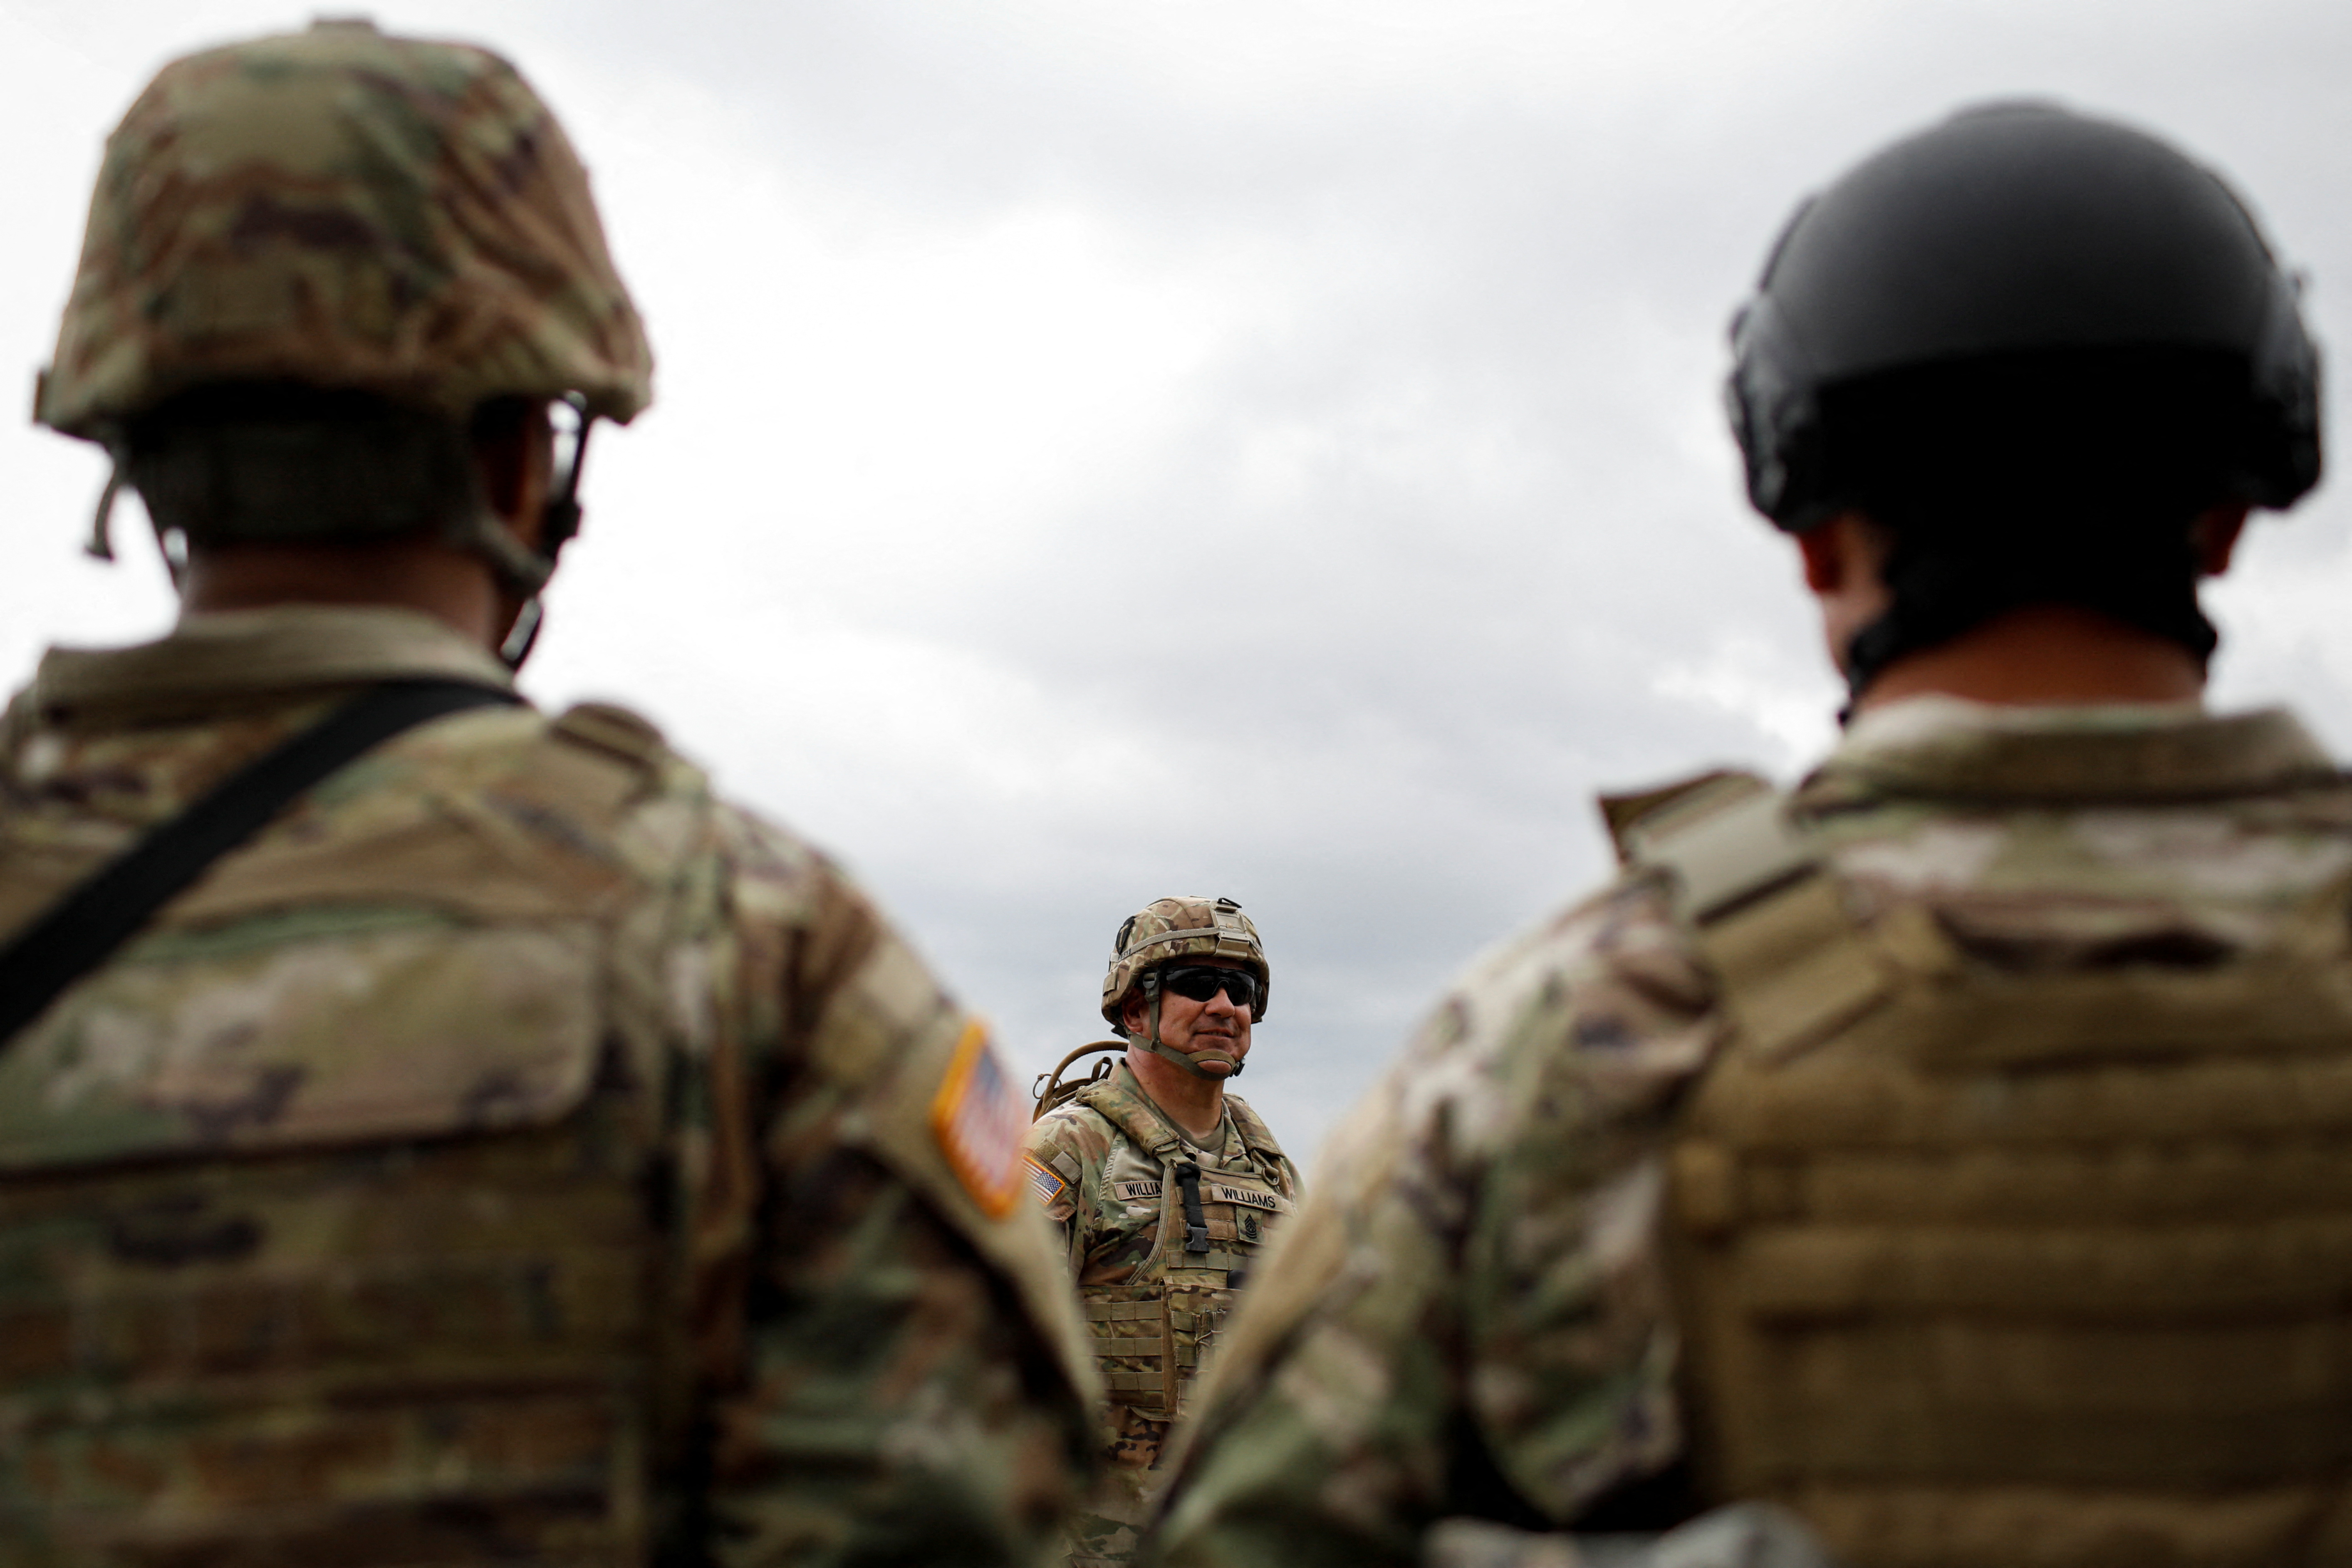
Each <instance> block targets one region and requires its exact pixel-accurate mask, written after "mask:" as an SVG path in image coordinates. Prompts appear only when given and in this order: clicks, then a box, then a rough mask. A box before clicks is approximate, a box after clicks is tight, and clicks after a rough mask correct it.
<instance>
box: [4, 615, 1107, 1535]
mask: <svg viewBox="0 0 2352 1568" xmlns="http://www.w3.org/2000/svg"><path fill="white" fill-rule="evenodd" d="M415 675H444V676H448V675H455V676H461V677H466V678H471V679H481V680H485V681H495V680H498V679H501V672H500V670H499V668H498V666H497V665H496V664H495V662H493V661H492V660H490V659H489V658H488V656H487V655H485V654H484V653H482V652H481V651H480V650H479V649H478V648H476V647H473V646H471V645H469V644H467V643H465V642H463V641H462V640H461V639H459V638H457V637H456V636H455V635H453V634H451V633H449V632H447V631H446V630H444V629H443V628H441V627H440V626H438V625H437V623H434V622H431V621H429V620H426V619H425V618H424V617H422V616H413V615H409V614H407V613H404V612H400V611H394V610H341V609H311V608H288V609H278V610H267V611H255V612H246V613H237V614H229V615H217V616H204V617H199V618H197V619H195V620H194V621H192V622H191V623H190V624H189V625H188V626H185V627H184V629H182V630H181V631H179V632H176V633H174V634H173V635H172V636H171V637H166V638H164V639H163V641H161V642H158V643H154V644H151V645H148V646H145V647H132V648H126V649H121V650H118V651H110V652H102V653H101V652H71V651H57V652H52V653H51V654H50V655H49V656H48V657H47V659H45V660H44V662H43V664H42V666H41V668H40V670H39V673H38V675H37V678H36V679H35V681H34V684H33V686H32V688H31V689H29V690H27V691H26V692H25V693H24V694H22V695H21V696H20V697H19V698H18V699H17V700H16V702H15V703H14V704H13V706H12V707H11V708H10V709H9V710H8V713H7V718H6V721H5V737H0V930H5V929H13V928H15V927H16V926H17V925H19V924H21V923H22V922H23V921H25V920H26V919H27V918H28V917H29V916H31V915H32V914H34V913H35V912H37V910H40V909H42V908H43V907H45V906H46V905H47V903H48V902H49V901H50V900H52V899H54V898H55V897H57V896H58V894H59V893H60V892H61V891H62V890H63V889H65V888H67V887H68V885H70V884H71V883H73V882H74V881H76V880H77V879H79V878H80V877H82V876H83V875H85V874H87V873H88V872H89V870H90V869H91V868H93V867H95V866H96V865H97V864H99V863H100V861H101V860H103V859H105V858H108V857H110V855H112V854H114V853H115V852H117V851H119V850H120V849H121V847H123V846H124V845H125V844H126V843H128V842H129V841H130V840H131V838H132V837H133V836H135V835H136V834H138V833H139V832H141V831H142V830H143V829H145V828H148V827H150V826H153V825H155V824H157V823H159V822H161V821H163V820H164V819H166V818H167V817H169V816H172V815H173V813H174V812H175V811H176V810H177V809H179V808H180V807H181V806H183V805H184V804H185V803H186V802H187V801H188V800H189V798H190V797H191V796H192V795H194V794H196V793H198V792H200V791H201V790H202V789H204V788H205V786H206V785H207V784H210V783H212V782H213V781H214V780H215V779H217V778H218V777H220V776H221V775H223V774H224V773H227V772H229V771H232V770H233V769H234V768H236V766H237V765H238V764H240V763H243V762H244V761H246V760H247V759H248V758H250V757H251V756H253V755H254V754H255V753H257V752H259V751H261V750H263V749H266V748H267V747H268V746H270V745H271V744H273V743H274V742H278V740H280V739H281V738H283V737H284V736H286V735H287V734H289V733H290V732H291V731H294V730H295V729H296V728H298V727H299V726H301V725H303V724H305V723H307V722H309V721H312V720H313V719H314V718H315V717H316V716H318V715H319V714H320V712H321V711H322V710H324V708H325V707H326V706H327V705H328V704H330V703H331V702H332V701H333V700H336V699H337V698H338V697H341V696H342V695H344V694H346V693H348V692H349V691H351V690H352V689H354V687H355V686H357V685H360V684H362V683H367V682H373V681H375V680H379V679H391V678H395V677H401V676H415ZM1020 1113H1021V1108H1020V1106H1019V1103H1018V1100H1017V1096H1015V1095H1014V1094H1013V1091H1012V1089H1011V1086H1010V1084H1009V1083H1008V1082H1006V1081H1005V1080H1004V1079H1003V1077H1002V1074H1001V1073H1000V1072H998V1071H997V1068H996V1067H995V1063H994V1059H993V1058H992V1055H991V1054H990V1052H989V1050H988V1047H986V1045H985V1042H984V1039H983V1037H982V1036H981V1035H980V1033H979V1031H978V1029H977V1026H974V1025H973V1024H971V1021H970V1019H969V1018H968V1016H966V1015H964V1014H963V1013H961V1011H960V1010H959V1009H958V1008H957V1007H956V1006H955V1005H954V1004H953V1003H952V1002H951V1001H950V999H949V998H948V997H947V996H946V995H944V994H942V993H941V992H940V989H939V987H938V985H937V984H935V983H934V982H933V981H932V980H931V978H930V977H929V975H928V974H927V973H925V972H924V970H923V967H922V965H921V964H920V963H919V961H918V960H916V959H915V957H914V956H913V955H912V954H911V953H909V952H908V950H907V949H906V947H905V946H904V945H903V944H902V943H901V942H899V940H898V938H897V937H896V936H895V935H893V934H892V933H891V932H890V931H889V930H888V929H887V927H886V926H885V925H884V924H883V923H882V922H881V921H880V920H879V919H878V918H877V915H876V914H875V912H874V910H872V908H871V906H870V905H868V904H867V903H866V900H864V899H863V898H862V897H861V896H860V895H859V894H858V893H857V892H856V890H855V889H852V888H851V887H850V886H849V885H848V884H847V883H846V881H845V879H843V878H842V877H841V875H840V874H839V873H838V872H837V871H836V870H835V868H833V867H832V866H831V865H829V864H828V863H827V862H826V861H825V860H824V858H822V857H820V856H819V855H817V854H816V853H814V851H812V850H811V849H809V848H808V847H806V846H805V845H803V844H802V843H801V842H800V841H798V840H797V839H795V838H793V837H791V836H789V835H787V834H785V833H782V832H781V831H779V830H778V829H776V828H773V827H772V826H768V825H766V824H764V823H761V822H760V821H758V820H757V819H755V818H752V817H751V816H746V815H744V814H743V813H741V812H739V811H736V810H733V809H731V808H730V807H728V806H726V805H722V804H720V803H719V802H718V801H716V800H714V799H713V798H712V797H711V795H710V793H709V786H708V784H706V782H705V781H704V779H703V778H702V776H701V775H700V774H699V773H698V772H697V771H696V770H695V769H694V768H693V767H691V766H690V765H689V764H688V763H684V762H682V761H681V760H680V759H679V758H678V757H677V754H676V753H674V752H671V751H670V750H669V749H668V748H667V746H666V745H665V744H664V743H663V742H662V740H661V737H660V736H659V735H658V734H657V733H656V731H654V729H653V728H652V727H651V726H650V725H648V724H647V723H646V722H645V721H643V720H641V719H638V718H636V717H635V716H634V715H632V714H630V713H627V712H625V711H624V710H619V709H614V708H608V707H602V706H589V707H582V708H575V709H573V710H571V711H570V712H567V713H565V714H563V715H562V716H561V717H560V718H553V719H550V718H548V717H545V716H542V715H541V714H539V713H536V712H532V711H530V710H517V709H507V710H494V711H480V712H476V713H472V714H467V715H463V716H459V717H456V718H451V719H447V720H444V721H439V722H437V723H435V724H431V725H428V726H425V727H424V728H422V729H420V730H417V731H412V732H410V733H409V734H407V735H404V736H403V737H400V738H398V739H396V740H394V742H390V743H388V744H386V745H385V746H383V747H382V748H380V749H379V750H378V751H377V752H373V753H372V754H371V755H369V756H368V757H367V758H365V759H363V760H362V762H360V763H357V764H354V765H353V766H352V767H350V768H348V769H346V770H345V771H344V772H343V773H341V774H340V775H338V776H337V777H336V778H334V779H332V780H331V781H330V782H329V783H328V784H326V785H325V786H323V787H322V788H320V790H319V791H317V792H314V794H313V795H311V796H310V798H308V799H307V800H305V801H304V802H302V803H300V804H299V805H297V806H295V807H294V808H292V809H290V810H289V812H288V813H286V814H285V815H284V816H282V817H281V818H280V819H279V820H278V822H276V823H274V824H273V825H272V826H270V827H269V828H268V829H267V830H266V832H265V833H264V835H263V836H262V837H260V838H258V839H257V840H256V841H255V842H254V843H252V844H251V845H249V846H248V847H247V848H246V849H245V850H243V851H242V852H240V853H238V854H236V855H234V856H232V857H230V858H227V859H226V860H224V861H223V862H221V863H220V864H219V865H218V866H217V867H216V868H215V870H214V872H213V873H212V874H211V875H210V876H209V877H208V878H207V879H205V881H204V882H203V883H201V884H199V886H198V887H197V889H194V891H193V892H191V893H190V894H189V895H187V896H185V897H184V898H182V899H181V900H177V901H176V902H175V903H173V904H172V905H171V906H169V907H168V908H167V910H166V911H165V912H164V914H163V916H162V917H161V918H160V919H159V920H158V921H156V922H155V923H154V924H153V925H152V927H151V928H150V929H149V930H148V931H146V932H145V933H143V934H142V936H141V937H140V938H139V939H138V940H137V941H136V942H134V943H133V944H132V945H131V947H130V948H129V949H127V950H126V951H125V952H123V953H122V954H121V956H120V957H119V958H118V959H117V960H116V961H115V962H114V963H111V964H110V965H109V966H108V967H107V968H106V969H104V970H102V971H101V972H100V973H98V974H96V975H94V976H92V977H91V978H89V980H87V981H85V982H84V983H83V984H81V985H79V986H78V987H77V988H76V989H74V990H73V991H71V992H69V993H68V994H67V996H66V997H65V998H64V999H63V1000H61V1001H60V1002H59V1003H58V1005H56V1006H54V1007H52V1008H51V1009H50V1010H49V1012H48V1013H47V1015H45V1016H43V1017H42V1018H41V1019H40V1020H39V1021H38V1022H37V1023H36V1024H35V1025H34V1026H33V1027H32V1028H31V1029H30V1030H29V1031H27V1032H26V1034H24V1035H22V1036H19V1037H17V1038H16V1039H15V1040H13V1041H12V1042H10V1044H9V1047H8V1049H7V1052H6V1054H5V1056H0V1323H5V1331H0V1345H5V1352H0V1354H5V1360H6V1372H5V1381H0V1408H5V1416H0V1543H5V1544H0V1558H5V1560H6V1561H7V1562H9V1563H25V1564H56V1565H58V1568H64V1565H67V1564H72V1565H75V1568H81V1565H94V1564H100V1563H104V1564H126V1565H127V1564H131V1563H142V1564H148V1563H163V1562H173V1563H179V1562H197V1561H202V1562H205V1563H254V1564H261V1563H272V1564H275V1563H337V1564H363V1563H387V1564H389V1563H403V1564H405V1563H453V1564H454V1563H476V1562H491V1561H507V1560H510V1559H518V1558H520V1559H528V1560H530V1561H534V1562H559V1561H560V1562H564V1563H612V1564H616V1565H617V1564H623V1563H643V1562H646V1561H648V1560H649V1559H650V1558H651V1557H652V1555H653V1553H654V1551H655V1548H656V1544H657V1543H658V1544H661V1545H663V1546H665V1547H667V1548H668V1549H673V1550H675V1549H680V1548H686V1549H688V1550H689V1552H697V1551H705V1550H707V1551H709V1552H711V1553H712V1554H713V1558H714V1560H716V1561H723V1562H742V1563H752V1562H761V1563H766V1562H779V1561H793V1562H835V1561H848V1560H853V1559H854V1560H856V1561H861V1562H866V1561H905V1562H934V1561H950V1560H952V1561H958V1562H993V1563H1017V1562H1029V1561H1034V1559H1035V1557H1036V1556H1037V1554H1038V1553H1039V1552H1040V1551H1041V1550H1042V1549H1043V1548H1044V1546H1045V1542H1047V1540H1048V1539H1049V1538H1050V1534H1051V1531H1053V1529H1054V1527H1055V1524H1056V1523H1057V1521H1058V1518H1059V1515H1060V1512H1061V1510H1062V1509H1063V1508H1064V1507H1065V1506H1066V1503H1067V1502H1068V1500H1070V1496H1071V1484H1070V1483H1071V1479H1072V1477H1073V1475H1074V1473H1075V1472H1076V1470H1077V1469H1079V1468H1083V1464H1084V1458H1083V1449H1084V1448H1085V1447H1086V1446H1087V1423H1086V1416H1085V1410H1086V1402H1085V1396H1084V1395H1083V1394H1080V1393H1079V1392H1077V1391H1078V1390H1079V1389H1080V1388H1082V1387H1083V1386H1085V1384H1087V1382H1088V1381H1089V1379H1088V1377H1087V1373H1086V1372H1085V1370H1084V1368H1083V1366H1082V1365H1077V1364H1076V1363H1077V1362H1078V1361H1079V1360H1080V1358H1082V1357H1083V1353H1084V1352H1082V1351H1081V1350H1079V1349H1078V1348H1077V1345H1078V1342H1077V1332H1078V1331H1077V1328H1076V1323H1075V1321H1073V1319H1072V1313H1071V1311H1070V1308H1069V1306H1068V1302H1067V1289H1066V1286H1065V1285H1064V1284H1063V1283H1062V1280H1061V1278H1060V1271H1059V1268H1057V1267H1056V1265H1055V1262H1054V1260H1053V1258H1051V1257H1050V1256H1049V1253H1048V1246H1047V1243H1046V1240H1045V1234H1044V1227H1043V1226H1039V1225H1038V1223H1037V1221H1036V1217H1035V1216H1034V1214H1032V1213H1030V1212H1029V1211H1028V1205H1023V1204H1018V1203H1016V1202H1015V1201H1014V1198H1015V1174H1016V1173H1018V1172H1019V1171H1020V1170H1021V1167H1020V1164H1019V1161H1018V1156H1017V1152H1016V1150H1017V1137H1018V1132H1019V1117H1020ZM991 1118H992V1119H993V1121H991ZM1008 1118H1010V1119H1011V1120H1010V1124H1009V1126H1008V1123H1007V1119H1008ZM696 1560H699V1559H698V1558H697V1559H696Z"/></svg>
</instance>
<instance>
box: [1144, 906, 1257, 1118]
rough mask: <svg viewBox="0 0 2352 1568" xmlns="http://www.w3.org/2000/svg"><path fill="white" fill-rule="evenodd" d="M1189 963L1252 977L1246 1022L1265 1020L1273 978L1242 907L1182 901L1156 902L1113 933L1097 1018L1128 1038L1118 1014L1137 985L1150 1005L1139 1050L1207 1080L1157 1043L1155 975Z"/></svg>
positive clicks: (1184, 1058) (1183, 1058)
mask: <svg viewBox="0 0 2352 1568" xmlns="http://www.w3.org/2000/svg"><path fill="white" fill-rule="evenodd" d="M1188 958H1189V959H1203V958H1223V959H1231V960H1233V961H1234V962H1235V963H1239V964H1240V965H1241V966H1242V967H1243V968H1244V969H1246V970H1248V971H1249V972H1250V973H1252V974H1254V975H1255V976H1256V977H1257V983H1258V999H1257V1006H1256V1008H1255V1010H1254V1011H1253V1012H1252V1014H1251V1019H1252V1021H1253V1022H1255V1023H1263V1022H1264V1021H1265V1006H1266V999H1267V996H1268V995H1269V994H1271V992H1272V991H1273V989H1274V973H1273V971H1272V970H1270V969H1268V968H1267V967H1266V962H1265V944H1264V943H1262V942H1259V941H1258V935H1257V927H1256V926H1255V925H1253V924H1252V923H1251V922H1250V918H1249V916H1247V915H1245V914H1244V913H1242V907H1241V905H1239V904H1237V903H1235V902H1234V900H1231V899H1204V898H1184V897H1179V898H1172V899H1155V900H1152V901H1151V902H1150V903H1148V904H1146V905H1144V906H1143V908H1141V909H1139V910H1136V912H1135V913H1133V914H1131V915H1129V916H1128V917H1127V920H1126V921H1124V922H1123V923H1122V924H1121V925H1120V926H1119V928H1118V935H1117V936H1116V937H1114V938H1112V940H1111V951H1110V970H1109V973H1107V974H1105V975H1104V976H1103V987H1102V1016H1103V1017H1104V1018H1105V1019H1106V1020H1107V1021H1108V1023H1109V1025H1110V1026H1111V1027H1112V1028H1113V1029H1115V1030H1117V1031H1118V1033H1119V1034H1120V1035H1121V1036H1122V1037H1128V1038H1130V1039H1131V1038H1132V1037H1131V1036H1128V1032H1127V1025H1126V1022H1125V1020H1124V1018H1123V1017H1122V1016H1121V1014H1122V1011H1123V1009H1124V1007H1125V1005H1126V1002H1127V998H1128V995H1129V993H1131V992H1133V991H1134V990H1135V989H1136V988H1137V987H1138V986H1141V987H1142V988H1143V991H1144V994H1146V995H1148V996H1150V998H1151V1004H1152V1005H1151V1037H1150V1039H1148V1040H1144V1041H1142V1042H1139V1043H1140V1044H1141V1045H1142V1046H1143V1048H1144V1049H1146V1050H1149V1051H1154V1052H1157V1053H1158V1054H1159V1055H1160V1056H1163V1057H1166V1058H1168V1059H1169V1060H1170V1061H1172V1062H1175V1063H1176V1064H1177V1065H1179V1066H1180V1067H1181V1068H1184V1070H1186V1071H1187V1072H1190V1073H1192V1075H1193V1076H1194V1077H1195V1078H1205V1077H1207V1076H1208V1075H1207V1074H1205V1073H1203V1072H1202V1071H1201V1068H1200V1066H1199V1064H1198V1063H1196V1062H1194V1061H1193V1060H1192V1058H1191V1057H1189V1056H1187V1055H1185V1054H1184V1053H1183V1052H1182V1051H1180V1050H1177V1049H1175V1048H1174V1047H1171V1046H1165V1045H1162V1044H1161V1043H1160V996H1159V987H1158V984H1157V980H1156V975H1157V972H1158V971H1159V970H1160V968H1161V967H1163V966H1164V965H1166V964H1170V963H1176V962H1178V961H1179V960H1181V959H1188ZM1202 1054H1203V1055H1204V1056H1206V1057H1207V1058H1208V1059H1210V1060H1212V1061H1223V1062H1225V1063H1227V1064H1228V1065H1229V1066H1230V1067H1231V1068H1232V1069H1233V1076H1238V1075H1239V1074H1240V1072H1241V1070H1242V1064H1241V1063H1239V1062H1235V1061H1233V1060H1232V1059H1231V1058H1225V1057H1223V1056H1219V1055H1217V1054H1216V1053H1213V1052H1204V1053H1202Z"/></svg>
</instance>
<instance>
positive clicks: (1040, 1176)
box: [1029, 1159, 1070, 1209]
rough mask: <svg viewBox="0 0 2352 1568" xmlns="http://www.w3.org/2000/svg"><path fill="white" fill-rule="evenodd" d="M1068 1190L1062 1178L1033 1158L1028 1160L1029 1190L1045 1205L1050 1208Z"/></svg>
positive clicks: (1067, 1185)
mask: <svg viewBox="0 0 2352 1568" xmlns="http://www.w3.org/2000/svg"><path fill="white" fill-rule="evenodd" d="M1069 1190H1070V1184H1069V1183H1067V1182H1066V1181H1064V1180H1062V1178H1061V1177H1059V1176H1057V1175H1055V1173H1053V1172H1051V1171H1049V1170H1047V1169H1046V1168H1045V1166H1043V1165H1041V1164H1039V1163H1037V1162H1036V1161H1035V1160H1034V1159H1033V1160H1031V1161H1030V1162H1029V1191H1030V1192H1031V1194H1034V1196H1035V1197H1036V1199H1037V1201H1038V1202H1039V1203H1041V1204H1043V1205H1045V1207H1047V1208H1049V1209H1050V1208H1052V1207H1053V1206H1054V1205H1055V1204H1056V1203H1059V1202H1060V1201H1061V1198H1062V1194H1064V1193H1066V1192H1068V1191H1069Z"/></svg>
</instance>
